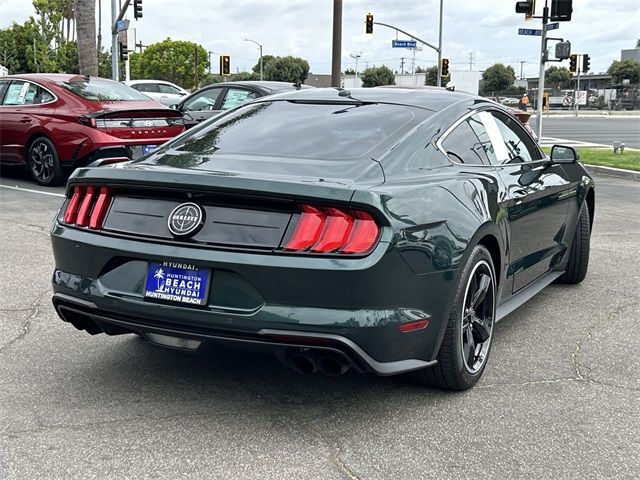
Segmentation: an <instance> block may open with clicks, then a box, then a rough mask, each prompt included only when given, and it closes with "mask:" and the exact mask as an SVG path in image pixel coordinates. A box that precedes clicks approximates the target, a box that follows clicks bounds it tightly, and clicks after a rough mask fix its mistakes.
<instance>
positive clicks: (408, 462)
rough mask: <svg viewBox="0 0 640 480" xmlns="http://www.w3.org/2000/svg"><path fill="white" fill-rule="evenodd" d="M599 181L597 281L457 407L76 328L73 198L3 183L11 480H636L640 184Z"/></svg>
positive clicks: (520, 323) (440, 398)
mask: <svg viewBox="0 0 640 480" xmlns="http://www.w3.org/2000/svg"><path fill="white" fill-rule="evenodd" d="M596 181H597V192H596V220H595V225H594V227H593V235H592V244H591V248H592V250H591V264H590V269H589V274H588V275H587V278H586V280H585V281H584V282H583V283H582V284H580V285H578V286H551V287H549V288H547V289H546V290H544V291H543V292H542V293H541V294H540V295H538V296H537V297H536V298H535V299H534V300H532V301H530V302H529V303H527V304H526V305H524V306H523V307H521V308H520V309H518V310H516V311H515V312H514V313H513V314H511V315H510V316H509V317H507V319H505V320H504V321H502V322H501V323H499V324H498V325H497V327H496V338H495V342H494V344H493V350H492V353H491V359H490V361H489V365H488V368H487V370H486V372H485V374H484V376H483V378H482V379H481V381H480V383H479V384H478V385H477V386H476V387H475V388H474V389H472V390H470V391H467V392H464V393H459V394H454V393H445V392H440V391H436V390H427V389H424V388H421V387H418V386H415V385H413V384H411V383H410V382H409V381H407V380H406V379H401V378H379V377H375V376H370V375H360V376H359V375H357V374H347V375H345V376H343V377H340V378H337V379H333V378H328V377H324V376H319V375H314V376H308V377H305V376H299V375H297V374H295V373H292V372H291V371H290V370H287V369H285V368H283V367H282V366H281V365H280V364H279V363H278V362H277V361H276V360H274V359H271V358H270V357H261V356H255V355H252V356H247V355H243V354H240V353H231V352H223V351H206V352H203V353H199V354H195V355H194V354H187V353H183V352H180V351H173V350H167V349H160V348H157V347H153V346H151V345H150V344H148V343H146V342H144V341H143V340H141V339H140V338H139V337H137V336H133V335H130V336H119V337H107V336H106V335H98V336H94V337H92V336H89V335H88V334H86V333H85V332H79V331H76V330H75V329H74V328H73V327H72V326H71V325H68V324H65V323H64V322H62V321H61V320H59V319H58V317H57V315H56V314H55V313H54V311H53V308H52V306H51V302H50V296H51V288H50V276H51V272H52V269H53V258H52V254H51V248H50V244H49V236H48V230H49V225H50V223H51V219H52V218H53V216H54V215H55V213H56V211H57V209H58V207H59V205H60V203H61V200H62V198H61V197H59V196H55V195H50V194H42V193H38V192H31V191H26V190H24V189H14V188H7V186H10V187H11V186H16V185H18V186H20V187H26V188H32V189H34V190H38V189H37V188H36V187H34V186H33V185H32V184H29V183H28V182H26V181H24V180H23V179H22V178H21V177H20V176H17V177H16V176H14V175H10V176H8V177H6V176H5V177H4V178H2V179H1V182H2V184H3V185H4V186H2V187H0V201H1V203H0V205H2V207H1V209H0V232H1V236H2V257H3V261H2V263H1V266H0V278H1V279H2V295H1V296H0V478H3V479H13V478H15V479H22V478H82V479H86V478H110V477H113V478H115V477H118V478H158V477H163V478H252V479H279V478H292V479H294V478H295V479H307V478H309V479H312V478H313V479H316V478H321V479H424V478H438V479H443V478H452V479H460V478H470V479H475V478H496V479H506V478H545V479H550V478H594V479H595V478H637V473H638V472H639V471H640V457H639V456H638V450H639V448H640V434H639V432H640V356H639V355H638V344H639V339H640V336H639V335H638V327H637V322H638V318H640V303H639V297H638V291H639V290H640V269H639V266H640V215H638V211H639V210H638V205H639V203H640V186H639V184H638V182H632V181H625V180H621V179H612V178H606V177H601V178H596ZM39 190H44V191H46V192H48V193H61V192H62V191H63V189H62V188H58V189H55V190H52V189H39Z"/></svg>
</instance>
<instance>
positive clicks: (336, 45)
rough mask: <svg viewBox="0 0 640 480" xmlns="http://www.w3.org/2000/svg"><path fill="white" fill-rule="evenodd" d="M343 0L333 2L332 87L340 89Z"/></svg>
mask: <svg viewBox="0 0 640 480" xmlns="http://www.w3.org/2000/svg"><path fill="white" fill-rule="evenodd" d="M341 55H342V0H333V49H332V54H331V86H332V87H336V88H340V83H341V78H340V77H341V75H340V67H341V64H342V57H341Z"/></svg>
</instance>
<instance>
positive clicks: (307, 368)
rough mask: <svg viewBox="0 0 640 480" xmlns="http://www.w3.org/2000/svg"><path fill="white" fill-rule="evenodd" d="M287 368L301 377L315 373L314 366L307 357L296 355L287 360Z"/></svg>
mask: <svg viewBox="0 0 640 480" xmlns="http://www.w3.org/2000/svg"><path fill="white" fill-rule="evenodd" d="M289 366H290V367H291V368H292V369H293V370H295V371H296V372H298V373H300V374H302V375H309V374H311V373H313V372H315V371H316V364H315V363H314V362H313V360H312V359H311V358H310V357H308V356H307V355H302V354H296V355H292V356H291V357H290V358H289Z"/></svg>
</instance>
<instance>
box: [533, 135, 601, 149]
mask: <svg viewBox="0 0 640 480" xmlns="http://www.w3.org/2000/svg"><path fill="white" fill-rule="evenodd" d="M553 145H566V146H567V147H606V148H611V145H603V144H601V143H590V142H580V141H578V140H568V139H566V138H555V137H541V138H540V146H541V147H551V146H553Z"/></svg>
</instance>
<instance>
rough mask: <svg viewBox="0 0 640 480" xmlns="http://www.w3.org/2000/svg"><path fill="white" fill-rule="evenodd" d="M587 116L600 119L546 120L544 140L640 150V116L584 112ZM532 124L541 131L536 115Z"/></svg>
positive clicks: (568, 117)
mask: <svg viewBox="0 0 640 480" xmlns="http://www.w3.org/2000/svg"><path fill="white" fill-rule="evenodd" d="M583 115H597V116H588V117H587V116H582V117H580V116H579V117H577V118H575V117H572V116H570V115H569V116H545V117H544V118H543V119H542V136H543V137H551V138H558V139H567V140H574V141H578V142H586V143H597V144H601V145H607V146H612V145H613V142H616V141H617V142H622V143H624V144H625V146H627V147H630V148H640V115H639V116H613V115H611V116H606V115H602V114H597V113H593V112H588V113H587V112H584V113H583ZM529 123H530V124H531V126H532V127H533V129H534V130H535V131H537V129H536V125H537V122H536V117H535V112H534V114H533V115H532V116H531V119H530V120H529Z"/></svg>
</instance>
